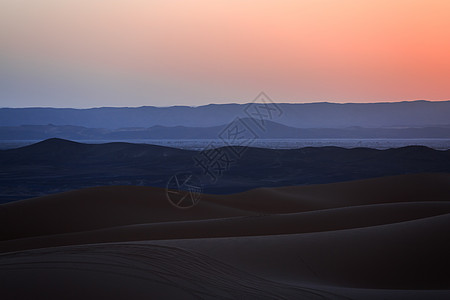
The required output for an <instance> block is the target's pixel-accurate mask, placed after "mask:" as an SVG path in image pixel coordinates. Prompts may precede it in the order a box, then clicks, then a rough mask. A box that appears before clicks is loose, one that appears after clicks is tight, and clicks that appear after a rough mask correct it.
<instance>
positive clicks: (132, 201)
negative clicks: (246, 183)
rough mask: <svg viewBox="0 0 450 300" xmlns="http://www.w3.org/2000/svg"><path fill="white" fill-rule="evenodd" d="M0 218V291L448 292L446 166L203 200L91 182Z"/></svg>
mask: <svg viewBox="0 0 450 300" xmlns="http://www.w3.org/2000/svg"><path fill="white" fill-rule="evenodd" d="M0 215H1V216H2V218H1V225H2V226H1V227H2V236H1V237H2V238H1V241H0V251H1V252H2V254H0V270H1V272H0V290H1V291H2V295H5V297H6V298H5V299H29V298H35V296H36V295H39V298H42V299H61V298H65V299H80V298H84V299H90V298H94V297H95V298H105V299H124V298H133V299H141V298H142V299H143V298H145V299H148V298H149V297H150V298H166V299H198V298H201V299H448V298H449V297H450V272H449V271H448V270H450V259H449V258H448V253H450V238H449V237H450V174H416V175H403V176H393V177H384V178H377V179H369V180H360V181H353V182H343V183H335V184H326V185H312V186H299V187H282V188H272V189H256V190H251V191H247V192H244V193H240V194H233V195H203V197H202V199H201V202H200V203H199V205H198V206H196V207H194V208H192V209H190V210H177V209H176V208H174V207H173V206H171V205H170V204H169V203H168V201H167V199H166V198H165V191H164V190H163V189H158V188H146V187H124V186H119V187H99V188H90V189H84V190H78V191H72V192H66V193H61V194H56V195H51V196H45V197H40V198H33V199H28V200H23V201H17V202H13V203H9V204H3V205H1V206H0ZM24 283H26V286H27V289H24V288H23V285H24Z"/></svg>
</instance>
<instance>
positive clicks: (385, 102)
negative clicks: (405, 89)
mask: <svg viewBox="0 0 450 300" xmlns="http://www.w3.org/2000/svg"><path fill="white" fill-rule="evenodd" d="M412 102H450V99H447V100H424V99H417V100H399V101H380V102H329V101H320V102H276V101H272V102H270V103H274V104H277V105H281V104H292V105H305V104H306V105H307V104H337V105H346V104H395V103H412ZM251 103H259V104H264V102H244V103H237V102H229V103H208V104H202V105H182V104H174V105H168V106H157V105H141V106H93V107H64V106H61V107H56V106H22V107H6V106H2V107H0V109H28V108H38V109H39V108H42V109H46V108H52V109H76V110H85V109H101V108H145V107H154V108H172V107H189V108H198V107H205V106H210V105H248V104H251ZM266 103H267V102H266Z"/></svg>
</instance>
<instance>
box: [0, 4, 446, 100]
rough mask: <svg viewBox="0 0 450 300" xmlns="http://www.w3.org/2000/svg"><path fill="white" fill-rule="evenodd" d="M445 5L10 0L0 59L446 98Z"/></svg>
mask: <svg viewBox="0 0 450 300" xmlns="http://www.w3.org/2000/svg"><path fill="white" fill-rule="evenodd" d="M449 11H450V1H447V0H428V1H426V0H409V1H406V0H390V1H388V0H378V1H358V0H342V1H335V0H303V1H293V0H292V1H290V0H285V1H269V0H262V1H261V0H260V1H256V0H255V1H250V0H249V1H237V0H228V1H225V0H217V1H193V0H186V1H177V0H168V1H143V0H129V1H120V0H113V1H102V0H91V1H87V0H82V1H74V0H67V1H54V0H37V1H33V4H29V3H26V1H14V0H6V1H3V2H2V4H0V19H1V21H0V23H1V24H0V25H1V28H2V30H1V31H0V42H1V44H2V48H3V49H2V52H1V53H0V60H3V61H9V62H11V61H12V62H19V63H21V64H22V65H29V64H33V63H36V64H37V65H38V67H37V68H38V69H39V70H42V71H43V72H49V73H51V72H52V71H51V70H52V68H58V70H61V72H63V73H64V72H68V73H70V72H72V71H73V67H74V66H76V69H77V70H78V71H77V72H81V73H80V74H84V73H83V72H87V73H90V72H94V71H95V72H97V73H98V72H100V73H101V72H103V73H106V74H119V75H120V76H125V77H130V78H141V79H142V80H150V81H151V80H153V78H158V80H159V81H163V82H164V84H166V85H167V89H171V88H172V89H173V88H174V87H179V88H180V89H181V90H180V93H181V94H182V95H180V97H179V99H180V100H174V101H175V102H177V101H178V103H180V102H182V101H184V100H182V99H183V95H185V96H186V99H187V98H189V99H198V100H194V102H195V101H198V102H202V103H207V102H214V100H215V99H218V101H222V102H236V101H230V100H231V99H242V100H243V99H247V100H248V97H249V96H251V95H254V94H257V92H258V91H260V90H265V91H267V92H268V93H269V94H271V95H274V96H275V97H277V99H279V100H280V101H284V102H286V101H292V102H312V101H332V102H333V101H334V102H339V101H342V102H351V101H353V102H358V101H396V100H414V99H429V100H432V99H436V100H439V99H441V100H445V99H449V98H450V90H449V87H448V83H449V82H450V54H449V53H450V18H448V16H447V14H448V12H449ZM0 62H1V61H0ZM10 64H14V63H10ZM55 66H56V67H55ZM11 68H14V66H12V67H11ZM93 70H94V71H93ZM97 73H96V74H97ZM77 74H78V73H77ZM74 76H81V77H82V75H76V74H75V75H74ZM202 86H208V89H210V90H208V91H207V92H205V91H202V92H200V91H201V90H202V89H205V88H202ZM182 89H185V90H184V91H183V90H182ZM147 92H148V93H149V95H150V94H151V93H152V91H147ZM196 95H197V96H198V97H197V96H196ZM200 95H201V96H200ZM166 101H168V102H170V101H171V100H170V99H167V100H166ZM186 101H188V100H186ZM189 101H191V100H189ZM191 102H192V101H191ZM171 104H175V103H171ZM185 104H186V103H185ZM193 104H201V103H197V102H196V103H193Z"/></svg>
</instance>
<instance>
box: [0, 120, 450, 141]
mask: <svg viewBox="0 0 450 300" xmlns="http://www.w3.org/2000/svg"><path fill="white" fill-rule="evenodd" d="M238 122H243V123H245V124H247V127H246V128H248V130H249V131H251V134H252V137H254V138H258V139H279V138H296V139H303V138H387V139H389V138H450V126H439V127H438V126H434V127H417V128H362V127H356V126H353V127H348V128H295V127H290V126H286V125H282V124H279V123H276V122H271V121H265V122H264V128H263V129H261V128H259V127H257V126H255V125H254V124H255V123H254V122H253V120H252V119H249V118H242V119H239V121H238ZM232 125H233V122H232V123H230V124H225V125H221V126H212V127H186V126H172V127H168V126H160V125H156V126H151V127H148V128H119V129H105V128H87V127H83V126H73V125H53V124H48V125H21V126H0V140H45V139H49V138H62V139H70V140H135V139H219V138H221V137H223V135H222V133H224V132H225V131H226V130H227V128H229V127H230V126H232Z"/></svg>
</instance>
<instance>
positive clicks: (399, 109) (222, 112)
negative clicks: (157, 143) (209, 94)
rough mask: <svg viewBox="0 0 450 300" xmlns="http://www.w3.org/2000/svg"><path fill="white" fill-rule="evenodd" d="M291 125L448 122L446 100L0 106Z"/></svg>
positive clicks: (48, 117) (108, 120)
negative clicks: (255, 120) (263, 117)
mask: <svg viewBox="0 0 450 300" xmlns="http://www.w3.org/2000/svg"><path fill="white" fill-rule="evenodd" d="M261 115H264V116H265V119H266V120H268V121H273V122H277V123H280V124H282V125H286V126H290V127H295V128H347V127H352V126H359V127H366V128H379V127H435V126H437V127H440V126H446V125H449V124H450V121H449V117H448V116H450V101H409V102H408V101H405V102H392V103H347V104H338V103H328V102H322V103H299V104H292V103H279V104H274V103H266V104H261V103H259V104H258V103H248V104H209V105H204V106H197V107H190V106H171V107H154V106H144V107H101V108H90V109H73V108H0V126H21V125H48V124H53V125H57V126H59V125H71V126H82V127H88V128H105V129H119V128H129V127H140V128H149V127H152V126H166V127H173V126H185V127H214V126H222V125H223V124H228V123H230V122H231V121H232V120H234V119H235V118H236V117H239V118H258V117H259V116H261Z"/></svg>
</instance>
